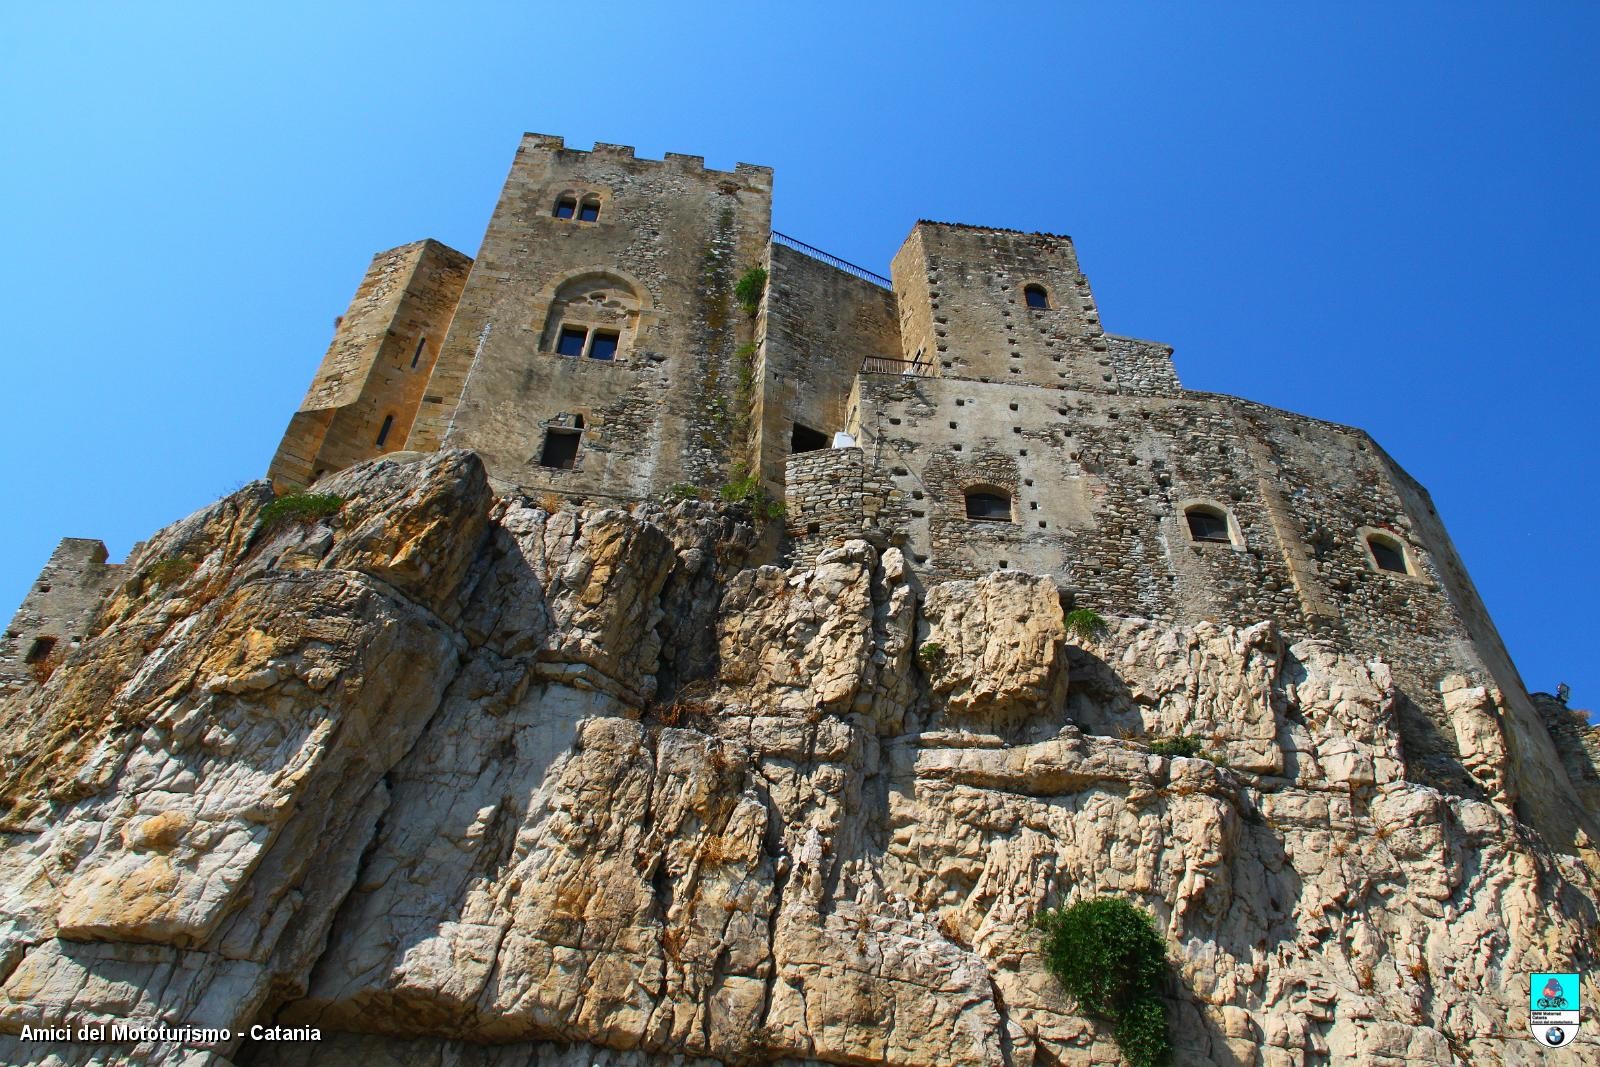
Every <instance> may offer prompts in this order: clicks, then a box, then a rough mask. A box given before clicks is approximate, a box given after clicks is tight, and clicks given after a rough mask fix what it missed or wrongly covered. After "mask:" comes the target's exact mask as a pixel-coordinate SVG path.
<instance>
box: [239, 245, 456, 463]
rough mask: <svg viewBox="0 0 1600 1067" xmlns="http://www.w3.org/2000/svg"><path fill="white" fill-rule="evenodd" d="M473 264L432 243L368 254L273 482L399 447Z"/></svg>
mask: <svg viewBox="0 0 1600 1067" xmlns="http://www.w3.org/2000/svg"><path fill="white" fill-rule="evenodd" d="M471 266H472V260H471V259H469V258H468V257H467V256H464V255H462V254H461V253H460V252H457V251H456V250H455V249H453V248H447V247H445V246H444V245H442V244H440V243H439V242H438V241H431V240H429V241H418V242H416V243H414V244H408V245H401V246H400V247H399V248H391V249H390V250H389V251H387V252H379V253H378V254H377V255H375V256H373V257H372V264H371V265H370V266H369V267H368V268H367V275H366V277H365V278H363V279H362V280H361V285H360V287H359V288H357V289H356V295H355V296H354V297H353V298H352V299H351V301H350V308H349V310H348V311H346V312H345V313H344V315H343V316H342V317H341V318H340V319H339V323H338V325H337V326H336V327H335V329H334V334H333V341H332V342H331V343H330V344H329V345H328V352H327V355H325V356H324V357H323V358H322V366H321V367H319V368H318V369H317V374H316V377H314V378H313V379H312V380H311V388H310V389H309V390H307V392H306V397H305V400H303V401H302V402H301V404H300V410H299V411H296V412H295V413H294V416H293V417H292V418H291V419H290V420H289V428H288V430H286V431H285V432H284V435H283V441H282V443H281V444H279V446H278V451H277V454H276V455H274V456H273V457H272V464H271V466H269V467H268V468H267V476H268V477H269V478H271V479H272V483H273V484H274V485H275V486H277V487H278V488H280V489H284V488H289V487H299V486H304V485H307V484H309V483H311V482H312V481H315V480H316V478H317V477H318V476H319V475H321V474H322V473H323V472H325V471H331V470H340V469H342V468H344V467H348V466H350V465H351V464H353V463H360V462H361V461H362V460H366V459H371V458H372V457H374V456H378V455H381V454H383V453H384V452H392V451H394V450H395V449H397V448H399V447H401V445H402V444H403V443H404V442H405V439H406V436H407V434H408V433H409V432H410V429H411V424H412V420H413V419H414V418H415V417H416V413H417V406H418V404H419V403H420V402H421V400H422V393H423V386H424V385H425V384H426V383H427V380H428V374H429V372H430V371H432V369H433V363H434V360H435V359H436V358H437V357H438V355H439V346H440V343H441V342H442V341H443V340H444V336H445V330H446V329H447V328H448V327H449V325H450V317H451V316H452V315H453V314H454V313H455V307H456V301H457V299H459V297H460V295H461V287H462V285H463V284H465V282H466V279H467V269H468V268H469V267H471Z"/></svg>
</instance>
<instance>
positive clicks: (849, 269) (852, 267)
mask: <svg viewBox="0 0 1600 1067" xmlns="http://www.w3.org/2000/svg"><path fill="white" fill-rule="evenodd" d="M772 239H773V240H774V241H775V242H777V243H778V244H780V245H788V246H789V247H790V248H792V249H794V250H795V251H797V252H804V253H805V254H806V255H808V256H810V257H811V258H812V259H820V260H822V262H824V263H826V264H828V265H829V266H830V267H838V268H839V269H840V270H842V271H845V272H846V273H849V274H854V275H855V276H856V277H857V278H860V279H862V280H863V281H869V282H871V283H872V284H873V285H881V286H882V287H883V288H885V289H893V288H894V283H893V282H891V281H890V280H889V279H888V278H885V277H884V276H883V275H881V274H877V273H875V272H873V271H870V270H868V269H867V268H865V267H860V266H857V265H856V264H854V263H851V262H850V261H849V260H848V259H840V258H839V257H838V256H836V255H833V254H832V253H831V252H824V251H823V250H822V249H820V248H818V247H816V246H815V245H808V244H806V243H805V242H804V241H800V240H797V239H795V238H793V237H790V236H789V235H788V234H786V233H779V232H778V231H777V230H773V231H772Z"/></svg>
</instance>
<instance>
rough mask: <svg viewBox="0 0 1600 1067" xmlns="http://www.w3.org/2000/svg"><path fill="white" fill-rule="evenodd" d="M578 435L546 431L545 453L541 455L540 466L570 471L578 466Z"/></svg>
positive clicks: (561, 431) (559, 431)
mask: <svg viewBox="0 0 1600 1067" xmlns="http://www.w3.org/2000/svg"><path fill="white" fill-rule="evenodd" d="M577 462H578V435H577V434H575V433H569V432H567V431H563V430H546V431H545V435H544V451H543V452H541V453H540V454H539V466H541V467H554V468H555V469H556V470H564V471H569V470H572V469H573V467H575V466H577Z"/></svg>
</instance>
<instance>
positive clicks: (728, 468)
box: [0, 134, 1537, 789]
mask: <svg viewBox="0 0 1600 1067" xmlns="http://www.w3.org/2000/svg"><path fill="white" fill-rule="evenodd" d="M771 197H772V172H771V170H770V169H769V168H766V167H760V166H752V165H749V164H744V163H740V164H738V165H737V166H736V167H735V168H734V169H733V170H732V171H719V170H713V169H708V168H707V167H706V166H705V164H704V161H703V159H702V158H700V157H697V156H687V155H678V154H671V153H669V154H667V156H666V157H665V159H663V160H659V161H657V160H645V159H640V158H637V157H636V156H635V155H634V152H633V150H632V149H631V148H628V147H625V146H618V145H607V144H596V145H595V146H594V147H593V148H592V149H591V150H590V151H580V150H576V149H571V148H568V147H566V146H565V144H564V143H563V141H562V139H561V138H560V137H553V136H546V135H539V134H528V135H525V136H524V138H523V140H522V143H521V145H520V146H519V148H518V149H517V153H516V157H515V160H514V161H513V163H512V166H511V171H510V175H509V177H508V178H507V180H506V183H505V187H504V189H503V191H502V193H501V196H500V199H499V203H498V204H497V205H496V207H495V210H494V213H493V217H492V219H491V221H490V223H489V226H488V230H487V232H486V234H485V235H484V239H483V243H482V246H481V248H480V250H479V252H478V255H477V258H476V259H472V258H469V257H468V256H466V255H464V254H462V253H460V252H457V251H455V250H453V249H450V248H447V247H445V246H444V245H441V244H439V243H438V242H435V241H431V240H425V241H421V242H418V243H415V244H410V245H405V246H402V247H400V248H396V249H393V250H390V251H387V252H382V253H379V254H378V255H377V256H376V257H374V259H373V260H372V264H371V266H370V267H369V269H368V270H367V273H366V276H365V278H364V279H363V280H362V282H361V285H360V287H359V288H358V289H357V291H356V294H355V297H354V298H353V300H352V301H351V303H350V307H349V310H348V311H347V312H346V313H345V315H344V316H343V317H342V318H341V320H340V322H339V324H338V326H337V329H336V331H335V335H334V337H333V340H332V343H331V344H330V346H329V349H328V352H327V355H326V356H325V357H324V359H323V362H322V365H321V367H320V368H319V370H318V371H317V373H316V376H315V378H314V379H313V381H312V383H311V387H310V389H309V390H308V392H307V394H306V397H305V400H304V401H303V403H302V404H301V406H300V409H299V410H298V411H297V412H295V413H294V415H293V417H292V418H291V419H290V422H289V426H288V429H287V431H286V433H285V434H284V437H283V440H282V443H281V444H280V445H279V447H278V449H277V453H276V455H275V456H274V457H273V458H272V461H271V465H270V467H269V471H268V473H269V476H270V478H271V480H272V482H273V483H274V485H275V486H276V487H277V488H278V489H279V490H280V491H285V490H289V489H296V488H300V487H305V486H309V485H314V484H315V482H316V479H317V478H318V477H319V476H321V475H322V474H324V473H326V472H330V471H336V470H339V469H342V468H345V467H348V466H350V465H352V464H355V463H359V462H362V461H364V460H368V459H372V458H374V457H377V456H380V455H383V454H385V453H389V452H396V451H402V450H404V451H431V450H437V449H443V448H467V449H472V450H474V451H476V452H477V453H478V454H479V455H480V456H481V457H482V458H483V460H484V462H485V464H486V465H487V468H488V471H489V473H490V476H491V479H492V481H493V482H494V484H495V486H496V488H497V489H499V490H500V491H501V492H503V493H517V494H521V495H524V496H528V497H531V498H534V499H539V498H542V497H545V496H546V495H547V494H555V495H558V496H559V497H561V498H562V499H563V500H566V501H571V502H575V503H585V504H590V505H611V504H617V505H626V504H628V503H630V502H636V501H641V500H645V499H662V498H668V497H670V496H672V495H673V494H684V493H694V492H714V491H715V490H717V489H719V488H720V487H722V486H723V485H725V484H726V483H728V482H729V481H730V480H732V479H736V478H738V477H739V476H740V473H741V472H743V471H747V472H749V474H750V475H751V477H752V479H753V481H752V483H751V484H753V485H758V486H759V487H761V488H762V489H764V490H765V492H766V493H767V494H770V496H771V497H773V498H775V499H778V500H782V501H783V502H784V505H785V508H784V513H783V518H782V535H783V536H782V537H781V538H774V540H775V541H781V544H780V545H778V549H779V550H780V551H782V552H783V553H785V554H786V555H787V557H788V558H789V559H790V560H792V561H795V562H807V561H810V560H812V559H814V558H815V557H816V555H817V554H818V552H819V551H820V550H822V549H823V548H825V547H827V546H828V545H831V544H837V543H840V542H841V541H842V540H844V539H847V538H852V537H862V538H866V539H867V540H869V541H872V542H874V543H876V544H878V545H880V546H887V545H896V546H899V547H900V548H901V550H902V552H903V553H904V555H905V557H906V559H907V560H908V561H909V562H910V564H911V565H912V567H913V569H914V570H916V571H917V572H918V573H919V574H921V575H924V576H927V577H929V578H940V579H943V578H961V577H971V576H975V575H978V574H980V573H984V572H988V571H990V570H994V569H1003V568H1009V569H1018V570H1023V571H1027V572H1032V573H1040V574H1049V575H1052V576H1054V577H1055V578H1056V580H1057V583H1058V585H1059V586H1060V588H1061V589H1062V590H1063V593H1064V595H1069V596H1071V597H1072V598H1073V599H1074V601H1075V602H1076V603H1078V604H1081V605H1086V606H1090V607H1093V608H1094V609H1095V610H1097V611H1100V612H1103V613H1105V614H1107V615H1111V614H1116V615H1130V616H1139V617H1144V618H1150V619H1158V620H1165V621H1169V622H1174V623H1183V622H1196V621H1199V620H1203V619H1212V620H1216V621H1222V622H1235V623H1252V622H1256V621H1259V620H1262V619H1269V618H1270V619H1275V620H1277V622H1278V625H1279V626H1280V627H1281V628H1282V629H1283V631H1284V632H1285V633H1286V634H1290V635H1295V636H1310V637H1321V638H1325V639H1328V640H1330V641H1334V642H1337V643H1339V644H1340V645H1341V646H1343V647H1347V648H1353V649H1356V650H1359V651H1362V652H1365V653H1368V654H1369V655H1370V656H1371V657H1373V658H1381V659H1383V660H1384V661H1386V662H1387V663H1388V664H1389V665H1390V667H1391V668H1392V670H1393V672H1394V677H1395V681H1396V685H1397V688H1398V690H1399V691H1400V692H1401V693H1402V694H1403V696H1404V698H1405V703H1404V707H1403V708H1402V714H1403V715H1405V714H1410V712H1411V711H1415V710H1421V711H1423V712H1426V713H1428V714H1426V715H1423V716H1421V717H1417V716H1413V718H1415V719H1416V721H1417V724H1418V725H1416V726H1415V728H1413V729H1412V731H1411V735H1412V736H1411V739H1410V740H1408V744H1413V745H1414V746H1417V747H1416V749H1415V751H1416V752H1417V753H1418V754H1419V755H1420V756H1421V757H1423V762H1426V755H1427V753H1428V752H1429V751H1430V748H1431V747H1436V748H1437V749H1438V750H1439V751H1440V753H1441V755H1444V754H1447V753H1449V752H1451V751H1453V750H1455V749H1457V748H1458V747H1459V746H1458V745H1457V744H1455V743H1454V742H1453V741H1452V740H1449V739H1448V738H1446V737H1443V736H1437V735H1438V733H1439V731H1444V732H1445V733H1448V732H1449V723H1450V721H1451V715H1450V708H1451V706H1452V701H1456V700H1459V699H1462V698H1461V697H1460V696H1459V694H1461V693H1463V692H1470V691H1472V690H1473V688H1474V687H1482V686H1485V685H1492V686H1494V687H1496V688H1498V689H1500V690H1502V691H1503V692H1504V693H1505V694H1506V699H1507V700H1508V701H1510V703H1511V706H1512V708H1513V710H1514V712H1515V713H1517V714H1519V715H1530V716H1533V717H1534V718H1535V719H1536V718H1537V711H1536V710H1535V709H1534V707H1533V705H1532V703H1531V702H1530V701H1529V698H1528V696H1527V695H1526V693H1525V692H1524V691H1523V689H1522V686H1521V683H1520V681H1519V680H1518V677H1517V674H1516V671H1515V669H1514V668H1513V666H1512V664H1511V661H1510V659H1509V657H1508V655H1507V653H1506V651H1505V649H1504V647H1503V645H1502V643H1501V641H1500V638H1499V636H1498V635H1497V633H1496V632H1495V629H1494V626H1493V624H1492V622H1491V621H1490V619H1489V617H1488V615H1487V613H1486V611H1485V609H1484V607H1483V604H1482V602H1481V601H1480V599H1479V597H1478V594H1477V592H1476V591H1475V590H1474V588H1473V586H1472V583H1471V581H1470V579H1469V578H1468V576H1467V573H1466V571H1465V569H1464V567H1463V566H1462V564H1461V561H1460V559H1459V558H1458V557H1457V554H1456V552H1455V550H1454V548H1453V547H1452V546H1451V543H1450V540H1449V537H1448V535H1447V534H1446V532H1445V529H1444V527H1443V525H1442V524H1441V522H1440V520H1439V517H1438V515H1437V514H1436V512H1435V510H1434V507H1433V505H1432V503H1431V502H1430V500H1429V498H1428V495H1427V493H1426V492H1425V491H1424V490H1423V489H1422V487H1421V486H1420V485H1418V484H1417V483H1416V482H1415V481H1414V480H1412V479H1411V478H1410V477H1409V476H1408V475H1407V474H1406V473H1405V472H1404V471H1403V470H1401V469H1400V468H1399V466H1398V465H1396V464H1395V462H1394V461H1393V460H1392V459H1390V458H1389V456H1387V455H1386V454H1385V453H1384V452H1383V450H1382V449H1381V448H1379V447H1378V446H1377V445H1376V444H1375V443H1374V442H1373V441H1372V440H1371V438H1369V437H1368V436H1367V435H1366V434H1365V433H1363V432H1361V431H1359V430H1356V429H1352V428H1349V427H1346V426H1340V425H1336V424H1332V423H1328V422H1324V421H1321V420H1317V419H1311V418H1306V417H1304V416H1300V415H1295V414H1291V413H1289V412H1285V411H1280V410H1277V409H1274V408H1269V407H1266V406H1263V405H1261V404H1256V403H1252V402H1250V401H1248V400H1242V399H1239V398H1236V397H1230V396H1221V395H1217V394H1211V393H1203V392H1194V391H1190V390H1187V389H1184V388H1183V387H1182V386H1181V385H1180V384H1179V382H1178V378H1177V375H1176V373H1175V371H1174V369H1173V364H1172V360H1171V349H1170V348H1169V347H1167V346H1166V345H1163V344H1159V343H1155V342H1151V341H1144V340H1137V339H1134V338H1130V337H1124V336H1119V335H1116V334H1111V333H1107V332H1106V331H1105V330H1104V328H1103V327H1102V325H1101V321H1100V314H1099V310H1098V308H1097V306H1096V303H1095V300H1094V296H1093V293H1092V291H1091V289H1090V286H1089V282H1088V279H1087V278H1086V277H1085V276H1084V274H1083V273H1082V272H1081V271H1080V269H1079V266H1078V261H1077V256H1076V254H1075V252H1074V249H1073V244H1072V241H1071V239H1070V238H1068V237H1065V236H1060V235H1054V234H1041V233H1020V232H1016V231H1011V230H1004V229H994V228H988V227H983V226H976V225H965V224H955V223H944V222H930V221H921V222H918V223H916V225H915V226H913V227H912V229H911V232H910V235H909V236H908V237H907V238H906V240H905V243H904V244H903V245H902V247H901V248H900V250H899V252H898V253H897V254H896V255H895V256H894V258H893V261H892V264H891V265H890V268H889V269H890V276H889V277H881V276H879V275H877V274H874V273H872V272H870V271H867V270H864V269H862V268H859V267H855V266H853V265H851V264H848V263H844V262H843V261H840V260H838V259H835V258H833V257H831V256H828V255H827V254H826V253H821V252H820V251H818V250H817V249H813V248H811V247H809V246H807V245H804V244H802V243H801V242H798V241H795V240H792V239H790V238H788V237H786V236H784V235H781V234H778V233H775V232H774V231H773V230H772V228H771ZM762 272H764V275H763V273H762ZM741 282H743V283H744V284H743V285H741V284H740V283H741ZM763 283H764V284H763ZM752 289H753V290H754V291H753V292H752ZM736 290H738V291H739V292H738V293H737V294H736ZM741 296H743V297H745V299H744V300H741V299H740V297H741ZM116 581H117V568H116V567H115V566H114V565H108V564H107V563H106V561H105V553H104V549H103V547H98V543H97V542H92V541H78V540H69V541H65V542H63V543H62V547H61V549H59V550H58V551H57V553H56V555H55V556H53V557H52V560H51V563H50V564H49V565H48V566H47V568H46V573H45V574H44V575H42V576H41V579H40V582H39V583H38V585H37V586H36V587H35V589H34V591H33V592H31V593H30V594H29V597H28V600H27V601H26V602H25V603H24V605H23V608H22V610H21V611H20V612H19V613H18V616H17V620H16V621H14V622H13V624H12V627H11V629H10V630H9V631H7V633H6V635H5V638H4V642H3V644H0V676H3V680H4V681H5V683H6V684H9V685H11V686H12V687H16V686H19V685H26V684H27V682H28V671H29V669H30V664H35V665H36V664H38V663H40V662H44V661H46V660H47V659H48V658H49V657H50V656H52V655H56V654H58V653H59V651H60V650H62V648H64V647H65V645H66V644H70V642H71V641H72V640H73V638H74V636H75V635H76V633H78V632H79V631H81V629H82V626H83V622H84V619H85V618H86V615H87V614H90V613H92V611H93V608H94V605H95V604H96V603H97V602H98V598H99V595H100V594H101V593H102V592H103V591H104V590H105V589H107V588H109V587H110V586H111V585H114V584H115V582H116ZM1406 709H1410V710H1409V711H1408V710H1406ZM1429 722H1431V723H1432V725H1431V726H1429V725H1427V723H1429ZM1440 766H1441V768H1446V769H1445V770H1441V772H1440V773H1441V774H1450V773H1456V774H1457V775H1458V777H1459V772H1458V771H1449V770H1448V768H1451V767H1455V768H1459V766H1460V765H1459V764H1457V763H1455V762H1454V760H1453V759H1441V761H1440ZM1446 784H1449V785H1450V786H1452V787H1453V788H1456V789H1472V788H1476V787H1477V786H1476V784H1475V783H1473V782H1471V781H1452V782H1449V783H1446Z"/></svg>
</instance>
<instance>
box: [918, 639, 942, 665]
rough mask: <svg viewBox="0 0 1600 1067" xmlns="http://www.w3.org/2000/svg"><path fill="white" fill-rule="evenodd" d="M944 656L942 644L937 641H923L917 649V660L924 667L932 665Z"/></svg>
mask: <svg viewBox="0 0 1600 1067" xmlns="http://www.w3.org/2000/svg"><path fill="white" fill-rule="evenodd" d="M943 658H944V646H943V645H941V644H940V643H939V642H937V641H924V642H923V643H922V647H921V648H919V649H917V662H919V663H921V664H922V665H923V666H924V667H932V666H934V665H935V664H937V663H938V662H939V661H940V660H941V659H943Z"/></svg>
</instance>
